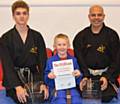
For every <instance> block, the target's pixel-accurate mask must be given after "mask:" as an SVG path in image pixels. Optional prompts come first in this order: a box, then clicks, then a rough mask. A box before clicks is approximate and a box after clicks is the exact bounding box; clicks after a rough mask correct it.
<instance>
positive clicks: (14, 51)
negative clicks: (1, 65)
mask: <svg viewBox="0 0 120 104" xmlns="http://www.w3.org/2000/svg"><path fill="white" fill-rule="evenodd" d="M12 16H13V19H14V20H15V26H14V27H13V28H12V29H10V30H9V31H7V32H6V33H5V34H3V36H2V38H3V40H4V44H5V45H6V47H7V48H8V50H9V53H10V56H11V58H12V61H13V64H14V71H16V73H15V74H10V73H9V72H10V71H13V69H9V70H6V71H5V74H6V76H5V77H6V80H5V81H4V83H5V86H6V87H7V88H9V89H8V90H7V95H8V96H10V97H12V98H13V99H14V100H15V102H16V103H17V104H23V103H26V102H27V97H28V96H30V95H29V94H28V93H27V91H26V89H25V88H23V82H22V81H21V79H20V78H19V77H18V75H17V70H21V69H26V70H27V69H28V70H30V72H31V73H32V74H33V80H34V82H36V83H37V82H40V83H41V84H40V87H39V88H40V91H44V98H45V99H47V97H48V90H47V87H46V85H45V84H44V82H43V72H44V71H43V69H44V68H45V63H46V58H47V56H46V47H45V43H44V40H43V37H42V35H41V34H40V33H39V32H37V31H35V30H33V29H31V28H30V27H29V26H28V25H27V21H28V19H29V6H28V4H26V3H25V2H24V1H22V0H18V1H16V2H14V3H13V5H12ZM11 73H12V72H11ZM27 74H28V73H27ZM9 77H11V78H10V79H9ZM12 82H13V83H12ZM9 83H10V84H9Z"/></svg>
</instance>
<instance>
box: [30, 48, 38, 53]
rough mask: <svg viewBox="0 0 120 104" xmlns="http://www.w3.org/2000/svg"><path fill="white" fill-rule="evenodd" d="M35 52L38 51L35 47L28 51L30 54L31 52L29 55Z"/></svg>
mask: <svg viewBox="0 0 120 104" xmlns="http://www.w3.org/2000/svg"><path fill="white" fill-rule="evenodd" d="M37 50H38V48H37V47H32V48H31V49H30V52H31V53H37Z"/></svg>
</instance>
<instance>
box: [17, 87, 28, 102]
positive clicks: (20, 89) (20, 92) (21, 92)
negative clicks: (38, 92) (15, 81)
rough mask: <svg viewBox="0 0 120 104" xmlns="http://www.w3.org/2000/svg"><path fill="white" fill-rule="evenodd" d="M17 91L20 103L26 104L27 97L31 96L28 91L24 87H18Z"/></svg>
mask: <svg viewBox="0 0 120 104" xmlns="http://www.w3.org/2000/svg"><path fill="white" fill-rule="evenodd" d="M15 89H16V95H17V98H18V100H19V102H20V103H26V102H27V99H26V97H27V96H29V95H28V93H27V91H26V89H24V88H23V87H22V86H18V87H16V88H15Z"/></svg>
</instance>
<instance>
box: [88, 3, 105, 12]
mask: <svg viewBox="0 0 120 104" xmlns="http://www.w3.org/2000/svg"><path fill="white" fill-rule="evenodd" d="M93 11H99V12H101V13H103V14H104V10H103V7H102V6H100V5H93V6H91V7H90V9H89V14H91V13H92V12H93Z"/></svg>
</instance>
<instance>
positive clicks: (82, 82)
mask: <svg viewBox="0 0 120 104" xmlns="http://www.w3.org/2000/svg"><path fill="white" fill-rule="evenodd" d="M87 80H88V78H87V77H84V78H83V79H82V80H81V82H80V90H81V91H83V87H84V86H85V85H86V84H87Z"/></svg>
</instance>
